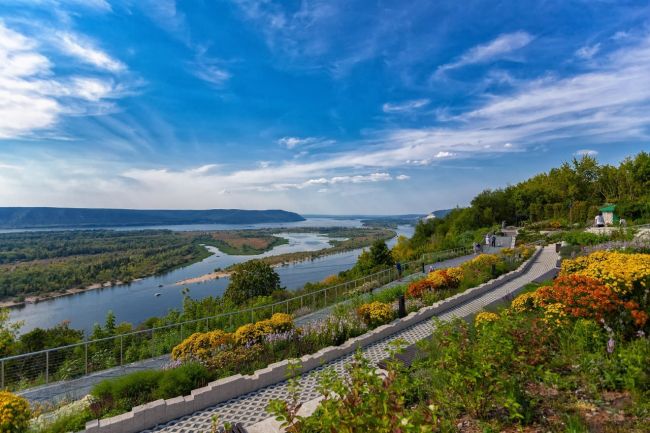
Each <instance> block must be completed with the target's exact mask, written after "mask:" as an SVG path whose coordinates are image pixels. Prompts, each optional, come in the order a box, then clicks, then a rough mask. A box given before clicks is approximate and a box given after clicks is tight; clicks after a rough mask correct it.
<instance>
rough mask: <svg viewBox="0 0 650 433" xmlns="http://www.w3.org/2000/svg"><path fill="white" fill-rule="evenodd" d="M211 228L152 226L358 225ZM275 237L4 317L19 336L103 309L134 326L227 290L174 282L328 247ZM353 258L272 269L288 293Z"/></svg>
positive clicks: (77, 322)
mask: <svg viewBox="0 0 650 433" xmlns="http://www.w3.org/2000/svg"><path fill="white" fill-rule="evenodd" d="M216 226H217V225H212V224H210V225H192V226H190V225H188V226H164V227H163V226H161V227H157V228H165V229H171V230H186V231H190V230H192V231H193V230H224V229H228V230H233V229H246V228H264V227H277V226H280V227H287V228H289V230H290V228H291V227H328V226H329V227H332V226H344V227H360V226H361V221H360V220H339V219H326V218H318V219H309V220H307V221H302V222H298V223H288V224H279V225H247V226H243V225H242V226H236V227H233V226H232V225H228V226H224V227H216ZM148 228H151V227H148ZM129 229H131V230H134V229H136V228H135V227H130V228H129ZM138 229H141V228H138ZM413 230H414V228H413V226H408V225H404V226H399V227H398V230H397V233H398V235H405V236H409V237H410V236H412V234H413ZM280 236H282V237H285V238H287V239H288V240H289V243H288V244H284V245H279V246H277V247H275V248H273V250H271V251H267V252H266V253H264V254H260V255H257V256H231V255H228V254H224V253H222V252H221V251H219V250H218V249H216V248H214V247H208V249H209V250H210V251H211V252H212V253H213V255H211V256H209V257H207V258H206V259H204V260H203V261H201V262H197V263H194V264H191V265H189V266H185V267H182V268H179V269H176V270H173V271H171V272H169V273H167V274H164V275H159V276H153V277H148V278H144V279H142V280H139V281H134V282H132V283H130V284H125V285H120V286H113V287H107V288H103V289H98V290H91V291H87V292H83V293H79V294H76V295H71V296H64V297H60V298H55V299H50V300H47V301H42V302H38V303H35V304H27V305H24V306H21V307H17V308H12V309H11V310H10V318H11V320H12V321H14V320H21V321H23V322H24V325H23V327H22V328H21V332H27V331H30V330H31V329H34V328H36V327H41V328H46V327H51V326H54V325H56V324H58V323H61V322H62V321H64V320H68V321H70V325H71V326H72V327H73V328H76V329H84V330H86V331H87V332H88V331H89V330H90V329H91V328H92V326H93V324H94V323H97V322H99V323H103V321H104V318H105V316H106V313H107V312H108V311H109V310H110V311H113V313H115V315H116V316H117V321H118V322H123V321H126V322H131V323H134V324H137V323H140V322H142V321H143V320H145V319H147V318H149V317H153V316H160V315H163V314H165V313H167V312H168V311H169V310H170V309H172V308H176V309H180V307H181V305H182V301H183V295H182V294H181V290H182V289H183V287H188V288H189V289H190V296H191V297H192V298H195V299H200V298H204V297H207V296H215V295H221V294H223V292H224V291H225V289H226V287H227V286H228V278H222V279H219V280H211V281H206V282H202V283H195V284H189V285H177V284H176V283H178V282H179V281H182V280H185V279H188V278H193V277H198V276H201V275H205V274H208V273H210V272H212V271H214V270H215V269H216V268H225V267H227V266H230V265H232V264H234V263H240V262H243V261H246V260H250V259H253V258H260V257H264V256H269V255H278V254H284V253H289V252H297V251H316V250H320V249H324V248H327V247H328V246H330V245H329V238H328V237H327V236H325V235H322V234H319V233H317V232H314V233H290V231H289V232H286V233H282V234H281V235H280ZM395 242H396V238H394V239H392V240H390V241H389V242H388V245H389V246H392V245H393V244H394V243H395ZM359 254H361V249H357V250H352V251H348V252H345V253H339V254H333V255H330V256H325V257H322V258H319V259H316V260H309V261H304V262H299V263H294V264H291V265H286V266H280V267H277V268H276V271H277V272H278V274H279V275H280V280H281V283H282V285H283V286H285V287H287V288H288V289H289V290H296V289H299V288H301V287H302V286H303V285H304V284H305V283H307V282H315V281H320V280H322V279H323V278H325V277H326V276H328V275H332V274H336V273H338V272H341V271H344V270H346V269H349V268H351V267H352V266H353V265H354V263H355V262H356V259H357V257H358V256H359ZM156 293H160V295H159V296H156Z"/></svg>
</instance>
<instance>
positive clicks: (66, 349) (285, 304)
mask: <svg viewBox="0 0 650 433" xmlns="http://www.w3.org/2000/svg"><path fill="white" fill-rule="evenodd" d="M471 251H472V250H471V248H455V249H451V250H444V251H439V252H434V253H428V254H424V255H423V256H422V257H420V259H418V260H414V261H411V262H407V263H402V276H407V275H409V274H413V273H416V272H419V271H421V270H422V269H423V265H424V264H425V263H427V264H430V263H434V262H438V261H442V260H446V259H449V258H453V257H457V256H461V255H465V254H469V253H471ZM397 278H398V275H397V269H396V268H394V267H391V268H388V269H384V270H382V271H379V272H377V273H375V274H372V275H368V276H365V277H362V278H358V279H355V280H351V281H347V282H345V283H340V284H337V285H334V286H330V287H326V288H323V289H320V290H316V291H313V292H309V293H304V294H301V295H299V296H295V297H292V298H289V299H285V300H282V301H279V302H275V303H271V304H266V305H261V306H257V307H253V308H248V309H244V310H239V311H233V312H228V313H222V314H218V315H214V316H209V317H202V318H199V319H194V320H187V321H183V322H178V323H173V324H169V325H165V326H158V327H154V328H149V329H145V330H140V331H133V332H128V333H124V334H119V335H115V336H110V337H106V338H101V339H95V340H89V341H84V342H80V343H76V344H71V345H67V346H61V347H56V348H51V349H46V350H41V351H38V352H31V353H24V354H20V355H14V356H8V357H5V358H2V359H0V389H5V388H7V389H10V390H18V389H25V388H30V387H34V386H38V385H43V384H49V383H51V382H59V381H68V380H72V379H76V378H79V377H82V376H85V375H88V374H90V373H93V372H97V371H102V370H106V369H110V368H113V367H119V366H124V365H125V364H130V363H133V362H136V361H145V360H150V359H153V358H157V357H159V356H161V355H164V354H168V353H170V352H171V350H172V348H173V347H174V346H176V345H177V344H179V343H180V342H181V341H183V339H184V338H186V337H187V336H189V335H191V334H192V333H194V332H205V331H208V330H214V329H223V330H230V331H233V330H235V329H236V328H237V327H238V326H241V325H243V324H246V323H252V322H255V321H259V320H263V319H266V318H269V317H271V316H272V315H273V314H274V313H278V312H283V313H292V314H294V316H296V317H298V316H302V315H305V314H308V313H310V312H312V311H315V310H318V309H320V308H324V307H326V306H328V305H331V304H334V303H337V302H340V301H343V300H345V299H348V298H350V297H352V296H354V295H356V294H359V293H363V292H366V291H369V290H371V289H372V288H374V287H378V286H381V285H384V284H387V283H389V282H391V281H395V280H396V279H397Z"/></svg>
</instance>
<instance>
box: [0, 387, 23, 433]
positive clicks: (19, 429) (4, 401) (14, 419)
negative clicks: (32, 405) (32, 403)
mask: <svg viewBox="0 0 650 433" xmlns="http://www.w3.org/2000/svg"><path fill="white" fill-rule="evenodd" d="M29 417H30V409H29V403H28V402H27V400H25V399H24V398H22V397H19V396H17V395H15V394H12V393H10V392H6V391H0V432H2V433H23V432H24V431H25V430H27V424H28V422H29Z"/></svg>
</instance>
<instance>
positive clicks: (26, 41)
mask: <svg viewBox="0 0 650 433" xmlns="http://www.w3.org/2000/svg"><path fill="white" fill-rule="evenodd" d="M41 51H42V47H41V43H40V42H39V41H37V40H36V39H34V38H31V37H28V36H26V35H24V34H22V33H19V32H17V31H15V30H13V29H10V28H8V27H7V26H6V25H5V24H4V23H3V22H2V21H1V20H0V138H5V139H6V138H18V137H22V136H25V135H29V134H30V133H32V132H33V131H35V130H41V129H47V128H51V127H53V126H54V125H55V124H56V123H57V121H58V120H59V119H60V117H61V116H62V115H67V114H77V115H86V114H90V113H95V114H98V113H102V112H106V111H107V110H109V109H111V104H110V103H106V102H105V100H106V99H110V98H115V97H118V96H121V95H123V94H124V93H126V89H125V87H123V86H122V85H119V84H116V83H115V82H114V80H113V78H110V77H104V78H97V77H89V76H83V75H75V76H61V77H57V76H55V74H54V67H55V66H56V65H55V64H54V63H53V62H52V61H51V60H50V59H49V58H48V57H46V56H45V55H44V54H42V52H41ZM93 59H94V60H95V61H96V62H98V63H100V64H101V65H102V69H103V68H106V67H109V68H111V67H114V66H115V65H113V66H111V65H112V64H111V63H110V61H108V60H107V59H108V58H105V59H104V60H106V61H108V63H106V62H105V61H102V60H101V59H102V57H101V56H99V57H93ZM109 60H110V59H109Z"/></svg>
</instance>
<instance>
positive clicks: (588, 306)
mask: <svg viewBox="0 0 650 433" xmlns="http://www.w3.org/2000/svg"><path fill="white" fill-rule="evenodd" d="M536 300H537V304H538V305H539V306H540V307H542V308H543V309H544V310H545V312H546V313H551V314H552V315H556V316H557V315H561V314H562V313H563V314H564V315H568V316H570V317H573V318H585V319H594V320H596V321H598V322H600V321H603V320H605V321H606V322H607V323H612V324H613V323H615V322H616V323H618V322H620V320H618V319H621V318H623V317H622V313H624V312H625V311H627V312H628V313H629V314H630V317H631V319H632V321H633V322H634V325H635V326H638V327H643V326H644V325H645V323H646V321H647V319H648V315H647V313H646V312H644V311H641V310H640V309H639V305H638V304H637V303H636V302H634V301H627V302H624V301H622V300H621V299H620V298H619V296H618V294H617V293H616V292H615V291H614V290H613V289H611V288H610V287H609V286H607V285H605V284H603V282H602V281H600V280H595V279H593V278H589V277H585V276H583V275H568V276H561V277H558V278H557V279H556V280H555V282H554V284H553V285H552V286H544V287H540V288H539V289H537V292H536Z"/></svg>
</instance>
